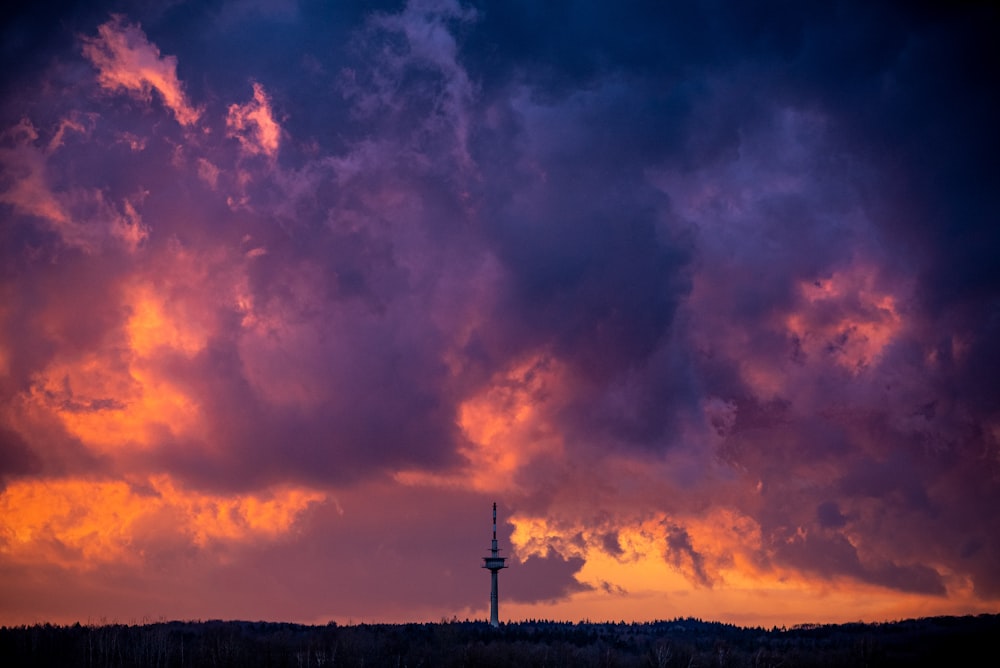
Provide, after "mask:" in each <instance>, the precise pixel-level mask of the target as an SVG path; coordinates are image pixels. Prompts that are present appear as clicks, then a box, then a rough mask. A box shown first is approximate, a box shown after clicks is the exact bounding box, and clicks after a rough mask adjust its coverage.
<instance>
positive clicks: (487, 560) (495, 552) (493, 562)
mask: <svg viewBox="0 0 1000 668" xmlns="http://www.w3.org/2000/svg"><path fill="white" fill-rule="evenodd" d="M506 561H507V557H501V556H500V550H499V549H498V548H497V504H496V502H495V501H494V502H493V544H492V546H491V547H490V556H488V557H483V568H488V569H490V626H493V627H497V626H500V613H499V611H498V610H497V607H498V602H499V597H498V595H497V573H499V572H500V569H501V568H507V564H505V563H504V562H506Z"/></svg>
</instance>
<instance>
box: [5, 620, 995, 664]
mask: <svg viewBox="0 0 1000 668" xmlns="http://www.w3.org/2000/svg"><path fill="white" fill-rule="evenodd" d="M998 641H1000V615H979V616H976V617H972V616H967V617H929V618H924V619H913V620H906V621H897V622H885V623H879V624H863V623H855V624H829V625H828V624H824V625H814V624H810V625H800V626H795V627H792V628H783V627H782V628H777V627H775V628H772V629H763V628H759V627H750V628H748V627H739V626H733V625H731V624H722V623H718V622H705V621H702V620H699V619H693V618H687V619H674V620H671V621H659V622H640V623H625V622H619V623H613V622H610V623H592V622H583V623H576V624H574V623H566V622H555V621H546V620H528V621H523V622H515V623H510V624H503V625H501V627H500V628H499V629H494V628H491V627H490V626H489V625H488V624H487V623H485V622H479V621H475V622H474V621H468V620H466V621H458V620H456V619H452V620H450V621H442V622H440V623H428V624H354V625H348V626H342V625H338V624H336V623H330V624H328V625H326V626H306V625H302V624H290V623H274V622H242V621H204V622H202V621H197V622H194V621H189V622H156V623H145V624H118V623H110V624H108V623H102V624H86V625H81V624H74V625H72V626H56V625H52V624H35V625H32V626H15V627H6V626H4V627H0V665H3V666H38V667H40V668H46V667H48V666H59V667H73V666H88V667H90V666H93V667H132V666H142V667H150V668H174V667H177V668H181V667H187V666H192V667H199V666H211V667H213V668H224V667H227V666H232V667H236V666H240V667H244V666H245V667H248V668H253V667H257V666H261V667H265V666H266V667H282V666H288V667H295V668H299V667H303V668H304V667H306V666H315V667H321V668H322V667H328V666H329V667H339V666H344V667H349V666H359V667H360V666H399V667H403V666H409V667H417V666H444V667H450V666H455V667H458V666H483V667H491V666H539V667H541V666H595V667H596V666H601V667H605V666H620V667H623V668H625V667H630V666H644V667H647V666H654V667H656V668H666V667H667V666H679V667H685V668H693V667H694V666H701V667H708V666H720V667H721V666H732V667H740V666H747V667H753V668H763V667H766V666H784V667H791V666H817V667H820V666H914V665H965V664H972V663H974V662H975V661H977V660H978V661H982V660H983V658H982V657H989V656H994V657H995V653H996V648H997V643H998Z"/></svg>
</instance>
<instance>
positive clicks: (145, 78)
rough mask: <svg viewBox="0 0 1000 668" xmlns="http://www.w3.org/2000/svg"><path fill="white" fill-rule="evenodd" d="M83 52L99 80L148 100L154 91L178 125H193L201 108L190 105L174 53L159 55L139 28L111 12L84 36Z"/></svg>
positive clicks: (108, 87)
mask: <svg viewBox="0 0 1000 668" xmlns="http://www.w3.org/2000/svg"><path fill="white" fill-rule="evenodd" d="M83 55H84V56H86V57H87V58H88V59H89V60H90V62H91V63H93V65H94V67H96V68H97V69H98V79H97V80H98V83H99V84H100V85H101V86H102V87H103V88H107V89H109V90H112V91H117V90H119V89H124V90H125V91H127V92H129V93H131V94H132V95H134V96H135V97H138V98H139V99H141V100H143V101H146V102H148V101H149V100H150V99H151V93H152V91H154V90H155V91H156V92H157V93H158V94H159V96H160V99H161V101H162V102H163V104H164V105H165V106H166V107H167V108H168V109H169V110H170V112H171V113H172V114H173V115H174V118H175V119H177V122H178V123H180V124H181V125H185V126H188V125H194V124H195V123H197V122H198V118H199V116H200V112H199V110H198V109H196V108H194V107H193V106H191V104H190V103H189V102H188V100H187V96H186V95H185V93H184V89H183V86H182V84H181V82H180V80H179V79H178V78H177V58H176V56H161V55H160V50H159V48H157V47H156V46H155V45H154V44H150V42H149V40H148V39H147V38H146V34H145V33H144V32H143V31H142V28H141V27H140V26H138V25H135V24H130V23H128V22H127V21H126V19H125V17H124V16H121V15H114V16H112V18H111V20H109V21H108V22H106V23H104V24H102V25H100V26H99V27H98V29H97V37H84V38H83Z"/></svg>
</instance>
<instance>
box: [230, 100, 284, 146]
mask: <svg viewBox="0 0 1000 668" xmlns="http://www.w3.org/2000/svg"><path fill="white" fill-rule="evenodd" d="M226 127H227V128H229V136H230V137H235V138H236V139H237V140H239V142H240V146H241V147H242V149H243V151H244V152H246V153H247V154H249V155H261V154H263V155H265V156H267V157H268V158H274V157H275V156H276V155H277V154H278V145H279V143H280V140H281V127H280V126H279V125H278V124H277V122H275V120H274V115H273V114H272V113H271V101H270V98H268V96H267V93H266V92H264V87H263V86H261V85H260V84H259V83H254V85H253V100H251V101H250V102H247V103H246V104H243V105H240V104H233V105H230V107H229V116H228V118H226Z"/></svg>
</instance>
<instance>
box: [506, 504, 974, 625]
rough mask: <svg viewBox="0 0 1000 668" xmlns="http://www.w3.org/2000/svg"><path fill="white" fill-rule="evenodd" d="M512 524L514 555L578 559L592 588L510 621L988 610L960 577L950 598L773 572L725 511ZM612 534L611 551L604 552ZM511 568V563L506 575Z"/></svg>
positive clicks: (755, 538)
mask: <svg viewBox="0 0 1000 668" xmlns="http://www.w3.org/2000/svg"><path fill="white" fill-rule="evenodd" d="M510 522H511V523H512V524H513V525H514V532H513V534H512V535H511V543H512V548H513V550H512V552H513V553H514V554H515V555H516V556H517V557H518V558H519V560H521V561H523V560H525V559H528V558H530V557H533V556H544V555H546V554H547V553H548V551H549V550H550V549H553V550H555V551H557V552H558V553H559V554H561V555H563V556H564V557H578V558H582V559H584V564H583V567H582V568H581V569H580V571H579V572H578V573H577V574H576V579H577V580H578V581H579V582H581V583H583V584H585V585H588V588H587V589H585V590H583V591H580V592H577V593H574V594H573V595H572V596H570V597H569V598H568V599H564V600H562V601H557V602H551V603H532V604H530V605H522V604H517V603H505V604H504V610H505V614H506V615H508V616H509V617H510V618H512V619H517V618H523V617H533V618H538V617H551V618H556V619H580V618H583V617H589V618H590V619H595V620H604V619H612V620H613V619H636V620H643V619H669V618H671V617H677V616H696V617H702V618H706V619H715V620H720V621H726V622H732V623H743V624H771V623H774V624H789V623H797V622H811V621H815V622H842V621H844V620H845V619H864V620H885V619H893V618H899V617H901V616H912V615H914V614H926V615H935V614H968V613H969V611H970V610H976V611H983V612H985V611H988V610H989V608H988V607H987V606H986V605H985V604H984V603H982V602H980V601H977V600H976V599H975V597H974V595H973V591H972V587H971V586H970V584H969V583H968V582H967V581H966V580H965V579H963V578H961V577H951V578H950V582H949V595H948V596H947V597H942V596H934V595H925V594H919V593H917V594H911V593H903V592H899V591H897V590H893V589H888V588H884V587H878V586H876V585H871V584H868V583H863V582H858V581H855V580H851V579H850V578H846V577H841V578H833V579H818V578H816V577H814V576H812V575H811V574H808V573H800V572H797V571H795V570H791V569H787V568H778V567H776V566H774V565H773V564H769V563H768V562H767V561H766V559H764V560H762V559H761V558H760V555H761V554H762V553H763V552H765V551H766V550H765V547H764V545H763V544H762V542H761V538H760V527H759V526H758V525H757V523H756V522H755V521H754V520H753V518H751V517H749V516H748V515H745V514H743V513H741V512H740V511H738V510H734V509H731V508H723V507H719V508H714V509H709V510H706V511H705V512H703V513H702V514H698V515H694V514H691V515H676V516H668V515H666V514H663V513H656V514H654V515H651V516H647V517H645V518H634V519H631V520H629V519H619V520H614V521H613V520H610V519H605V520H604V521H597V522H594V521H566V520H557V519H554V518H552V517H533V516H528V515H522V514H517V515H515V516H513V517H511V518H510ZM677 528H681V529H682V530H683V532H684V534H685V536H686V543H687V547H689V548H690V554H688V556H689V557H690V556H691V555H697V559H700V566H701V568H702V569H704V570H705V571H706V572H707V573H708V574H709V575H710V576H711V579H710V581H708V582H706V581H705V579H704V578H701V577H699V576H698V574H697V573H696V572H694V570H693V569H692V559H691V558H688V559H685V558H675V557H674V555H671V553H670V552H671V550H672V549H674V550H676V549H677V548H678V546H677V545H676V543H675V544H674V545H673V546H671V544H670V534H671V531H672V530H676V529H677ZM608 536H612V537H613V540H612V541H611V542H613V543H614V545H615V546H616V548H617V549H609V547H608V544H609V539H608ZM765 564H767V565H765ZM516 567H517V564H516V562H515V563H514V564H513V566H512V570H511V576H513V573H514V572H515V571H514V569H516ZM915 611H916V612H915Z"/></svg>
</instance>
